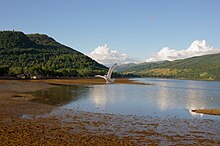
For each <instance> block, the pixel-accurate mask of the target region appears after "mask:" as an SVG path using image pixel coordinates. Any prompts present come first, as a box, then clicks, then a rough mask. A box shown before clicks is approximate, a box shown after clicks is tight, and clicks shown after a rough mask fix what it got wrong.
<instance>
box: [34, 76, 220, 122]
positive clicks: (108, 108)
mask: <svg viewBox="0 0 220 146" xmlns="http://www.w3.org/2000/svg"><path fill="white" fill-rule="evenodd" d="M139 80H140V81H142V82H146V83H151V84H154V86H148V85H134V84H133V85H122V84H111V85H90V86H63V87H56V88H51V89H48V90H41V91H37V92H35V93H34V94H35V96H40V97H42V98H40V99H37V100H38V102H43V103H47V104H54V105H62V107H63V108H67V109H79V110H83V111H89V112H104V113H114V114H135V115H151V116H167V115H169V116H178V117H183V118H192V117H202V118H207V117H208V118H209V116H207V115H202V114H195V113H192V112H191V110H192V109H201V108H220V82H207V81H187V80H169V79H139ZM215 117H216V116H215ZM219 118H220V117H219Z"/></svg>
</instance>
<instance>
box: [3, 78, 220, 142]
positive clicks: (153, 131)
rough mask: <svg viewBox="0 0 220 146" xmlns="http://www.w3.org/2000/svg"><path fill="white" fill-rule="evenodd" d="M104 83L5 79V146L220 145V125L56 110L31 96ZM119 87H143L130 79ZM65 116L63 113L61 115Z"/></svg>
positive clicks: (219, 123) (97, 81) (120, 80)
mask: <svg viewBox="0 0 220 146" xmlns="http://www.w3.org/2000/svg"><path fill="white" fill-rule="evenodd" d="M103 83H105V82H104V80H102V79H62V80H58V79H50V80H26V81H25V80H23V81H19V80H0V145H183V144H184V145H220V132H219V131H220V127H219V125H220V122H219V121H213V120H186V119H176V118H166V119H162V118H158V117H150V116H149V117H138V116H123V115H111V114H99V113H89V112H82V111H74V110H64V111H62V110H57V108H58V107H56V106H52V105H47V104H41V103H35V102H31V100H32V99H34V98H36V97H33V96H32V94H30V93H29V92H32V91H35V90H40V89H46V88H50V87H54V86H56V85H61V84H63V85H74V84H103ZM116 83H118V84H142V83H138V82H134V81H129V80H127V79H118V80H116ZM59 112H61V113H59Z"/></svg>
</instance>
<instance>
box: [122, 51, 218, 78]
mask: <svg viewBox="0 0 220 146" xmlns="http://www.w3.org/2000/svg"><path fill="white" fill-rule="evenodd" d="M121 72H123V73H134V74H137V75H140V76H142V77H167V78H184V79H205V80H220V53H218V54H210V55H204V56H197V57H192V58H187V59H182V60H175V61H165V62H153V63H149V62H148V63H142V64H136V65H133V66H131V67H129V68H126V70H123V71H122V70H121Z"/></svg>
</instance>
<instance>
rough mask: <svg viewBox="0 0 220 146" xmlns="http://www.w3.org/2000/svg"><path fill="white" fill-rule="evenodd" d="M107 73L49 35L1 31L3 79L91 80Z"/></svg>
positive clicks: (0, 49)
mask: <svg viewBox="0 0 220 146" xmlns="http://www.w3.org/2000/svg"><path fill="white" fill-rule="evenodd" d="M106 71H107V68H106V67H105V66H103V65H101V64H99V63H97V62H96V61H94V60H92V59H91V58H89V57H88V56H86V55H84V54H82V53H80V52H78V51H76V50H74V49H72V48H69V47H67V46H64V45H62V44H60V43H58V42H56V41H55V40H54V39H53V38H51V37H48V36H47V35H42V34H29V35H25V34H24V33H22V32H17V31H0V76H14V77H16V76H19V75H22V76H25V77H28V76H29V77H30V76H33V75H34V76H41V77H57V76H58V77H89V76H94V75H95V74H103V73H106Z"/></svg>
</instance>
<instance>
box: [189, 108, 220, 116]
mask: <svg viewBox="0 0 220 146" xmlns="http://www.w3.org/2000/svg"><path fill="white" fill-rule="evenodd" d="M192 112H195V113H201V114H209V115H220V109H195V110H192Z"/></svg>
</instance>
